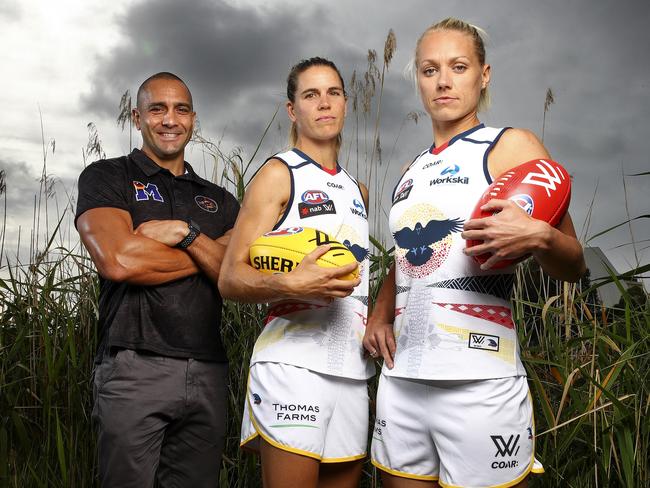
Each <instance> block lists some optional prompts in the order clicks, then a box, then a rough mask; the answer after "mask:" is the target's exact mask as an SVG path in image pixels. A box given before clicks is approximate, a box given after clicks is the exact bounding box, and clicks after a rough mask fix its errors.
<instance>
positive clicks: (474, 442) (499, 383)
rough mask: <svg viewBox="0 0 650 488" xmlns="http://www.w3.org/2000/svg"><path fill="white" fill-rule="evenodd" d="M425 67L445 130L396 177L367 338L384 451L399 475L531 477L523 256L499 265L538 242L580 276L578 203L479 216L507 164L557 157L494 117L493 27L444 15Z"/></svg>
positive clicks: (435, 122) (495, 205) (429, 101)
mask: <svg viewBox="0 0 650 488" xmlns="http://www.w3.org/2000/svg"><path fill="white" fill-rule="evenodd" d="M412 67H413V73H414V75H415V80H416V82H417V87H418V89H419V92H420V97H421V99H422V103H423V105H424V109H425V110H426V111H427V113H428V114H429V116H430V117H431V123H432V127H433V144H432V145H431V147H429V148H427V149H426V150H424V151H422V153H420V155H419V156H418V157H417V158H415V160H414V161H413V162H412V163H411V164H409V165H408V166H407V167H406V168H405V169H404V171H403V174H402V176H401V177H400V179H399V181H398V183H397V185H396V186H395V190H394V192H393V205H392V208H391V211H390V229H391V232H392V234H393V236H394V238H395V265H394V266H393V268H392V269H391V271H390V273H389V275H388V276H387V278H386V280H385V282H384V285H383V286H382V289H381V291H380V293H379V296H378V299H377V302H376V304H375V307H374V309H373V313H372V316H371V317H370V318H369V320H368V327H367V329H366V335H365V338H364V341H363V342H364V346H365V348H366V349H367V350H368V352H369V354H370V355H371V356H373V357H375V356H380V355H381V356H382V357H383V358H384V368H383V370H382V375H381V378H380V383H379V390H378V393H377V418H376V423H375V432H374V435H373V442H372V462H373V464H374V465H375V466H377V467H378V468H380V469H381V470H382V478H383V481H384V486H385V487H388V488H415V487H422V488H424V487H435V486H442V487H452V486H453V487H470V486H471V487H492V486H493V487H496V486H499V487H508V486H525V484H526V478H527V476H528V474H529V473H530V472H531V471H533V472H539V471H542V468H541V465H539V463H536V460H535V457H534V454H535V425H534V421H533V408H532V402H531V399H530V394H529V391H528V384H527V382H526V371H525V369H524V367H523V365H522V363H521V360H520V357H519V345H518V343H517V332H516V328H515V324H514V323H513V321H512V316H511V309H510V294H511V291H512V283H513V273H514V269H513V266H510V267H508V268H505V269H499V270H495V269H492V266H493V265H494V264H495V263H496V262H497V261H500V260H505V259H518V258H521V257H523V256H527V255H532V256H533V258H534V259H535V260H536V261H537V262H538V263H539V264H540V266H541V267H542V269H543V270H544V271H545V272H546V273H548V274H549V275H551V276H553V277H555V278H558V279H563V280H567V281H576V280H577V279H579V277H580V276H581V274H582V273H583V272H584V270H585V264H584V259H583V255H582V248H581V246H580V243H579V242H578V241H577V239H576V236H575V231H574V228H573V224H572V222H571V217H570V216H569V215H568V214H566V215H565V216H564V217H563V218H562V220H561V221H560V223H559V224H558V226H557V228H553V227H551V226H550V225H548V224H547V223H546V222H544V221H541V220H536V219H533V218H532V217H530V216H529V215H528V214H527V213H526V212H525V211H524V210H523V209H522V208H520V207H519V206H518V205H517V204H515V203H514V202H513V201H510V200H497V199H495V200H491V201H490V202H488V203H487V204H486V205H484V206H483V210H484V211H486V212H488V213H490V214H493V215H492V216H490V217H487V218H483V219H470V214H471V213H472V210H473V208H474V205H475V203H476V202H477V201H478V199H479V197H480V196H481V195H482V194H483V192H484V191H485V189H486V188H487V187H488V185H489V184H490V183H491V182H492V181H493V180H494V179H495V178H497V177H498V176H500V175H501V174H502V173H504V172H506V171H508V170H510V169H511V168H513V167H515V166H518V165H519V164H522V163H524V162H527V161H529V160H532V159H539V158H548V157H549V154H548V152H547V151H546V149H545V148H544V146H543V145H542V143H541V142H540V141H539V140H538V139H537V137H535V135H533V134H532V133H531V132H530V131H527V130H524V129H512V128H505V129H502V128H492V127H485V126H483V124H481V123H480V121H479V119H478V115H477V114H478V111H479V110H480V109H481V108H483V107H485V106H486V105H487V102H488V96H487V88H488V84H489V82H490V65H489V64H487V63H486V60H485V47H484V44H483V39H482V36H481V31H480V30H479V29H478V28H476V27H474V26H472V25H470V24H468V23H466V22H464V21H462V20H458V19H453V18H449V19H445V20H443V21H441V22H438V23H437V24H434V25H432V26H431V27H430V28H428V29H427V30H426V31H425V32H424V33H423V34H422V36H421V37H420V39H419V40H418V42H417V45H416V49H415V57H414V60H413V63H412ZM465 239H473V240H478V241H483V243H482V244H480V245H477V246H474V247H471V248H467V247H466V245H465ZM483 253H491V254H492V257H490V258H489V259H488V260H487V261H486V262H485V263H484V264H482V265H480V266H479V264H478V263H477V262H475V261H474V259H473V257H472V256H474V255H480V254H483Z"/></svg>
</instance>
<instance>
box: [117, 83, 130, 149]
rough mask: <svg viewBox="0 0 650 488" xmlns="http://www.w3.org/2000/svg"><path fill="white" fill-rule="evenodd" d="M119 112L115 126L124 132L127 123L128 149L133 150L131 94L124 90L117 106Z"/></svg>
mask: <svg viewBox="0 0 650 488" xmlns="http://www.w3.org/2000/svg"><path fill="white" fill-rule="evenodd" d="M119 109H120V112H119V114H118V115H117V119H116V122H117V125H118V127H120V128H121V129H122V131H124V126H125V125H126V123H127V122H128V123H129V149H132V148H133V114H132V110H133V105H132V103H131V93H130V92H129V90H126V91H125V92H124V93H123V94H122V98H121V99H120V105H119Z"/></svg>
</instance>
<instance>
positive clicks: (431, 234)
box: [383, 124, 526, 380]
mask: <svg viewBox="0 0 650 488" xmlns="http://www.w3.org/2000/svg"><path fill="white" fill-rule="evenodd" d="M505 130H506V129H495V128H489V127H484V126H483V125H482V124H481V125H479V126H477V127H474V128H473V129H470V130H469V131H467V132H464V133H462V134H459V135H457V136H455V137H454V138H453V139H451V140H450V141H449V143H447V144H445V145H443V146H441V147H439V148H433V147H432V148H430V149H427V150H426V151H424V152H422V153H421V154H420V155H419V156H418V157H417V158H416V159H415V160H414V161H413V163H411V165H410V166H409V168H408V169H407V170H406V172H405V173H404V175H403V176H402V177H401V178H400V180H399V182H398V184H397V186H396V187H395V190H394V191H393V206H392V208H391V211H390V230H391V233H392V234H393V237H394V239H395V262H396V266H395V271H396V274H395V277H396V286H397V289H396V299H395V323H394V331H395V338H396V342H397V353H396V357H395V367H394V368H393V369H392V370H389V369H388V368H384V370H383V372H384V373H385V374H387V375H389V376H398V377H406V378H421V379H435V380H462V379H486V378H501V377H507V376H519V375H525V374H526V372H525V370H524V368H523V365H522V364H521V361H520V359H519V345H518V342H517V332H516V330H515V326H514V323H513V321H512V315H511V307H510V295H511V292H512V284H513V279H514V275H513V272H514V268H513V267H510V268H505V269H501V270H497V271H491V270H490V271H481V269H480V267H479V265H478V264H477V263H476V262H475V261H474V259H473V258H472V257H470V256H466V255H465V254H464V253H463V249H464V248H465V240H464V239H462V238H461V232H462V230H463V223H464V222H465V221H466V220H468V219H469V218H470V214H471V213H472V210H473V209H474V206H475V204H476V202H477V201H478V199H479V198H480V196H481V195H482V194H483V192H484V191H485V189H486V188H487V186H488V185H489V184H490V183H491V182H492V179H491V177H490V174H489V172H488V167H487V157H488V153H489V151H490V150H491V149H492V147H493V146H494V144H495V143H496V142H497V141H498V139H499V137H501V134H503V132H504V131H505Z"/></svg>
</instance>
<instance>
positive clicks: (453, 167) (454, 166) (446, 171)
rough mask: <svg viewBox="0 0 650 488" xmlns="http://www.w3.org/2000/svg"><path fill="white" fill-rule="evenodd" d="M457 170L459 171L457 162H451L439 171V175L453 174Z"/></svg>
mask: <svg viewBox="0 0 650 488" xmlns="http://www.w3.org/2000/svg"><path fill="white" fill-rule="evenodd" d="M459 171H460V168H459V167H458V165H457V164H452V165H451V166H447V167H446V168H445V169H443V170H442V171H441V172H440V175H441V176H444V175H449V176H454V175H455V174H456V173H458V172H459Z"/></svg>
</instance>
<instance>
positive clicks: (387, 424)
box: [372, 374, 544, 487]
mask: <svg viewBox="0 0 650 488" xmlns="http://www.w3.org/2000/svg"><path fill="white" fill-rule="evenodd" d="M372 463H373V464H374V465H375V466H377V467H378V468H379V469H381V470H383V471H386V472H388V473H390V474H393V475H395V476H401V477H404V478H411V479H417V480H438V483H439V484H440V486H442V487H461V486H462V487H469V486H472V487H497V486H499V487H508V486H512V485H515V484H517V483H519V482H521V481H522V480H523V479H524V478H525V477H526V476H527V475H528V473H529V472H531V471H532V472H535V473H543V472H544V468H543V467H542V465H541V464H539V462H538V461H537V460H536V459H535V424H534V420H533V406H532V402H531V399H530V394H529V392H528V383H527V382H526V377H525V376H513V377H510V378H497V379H490V380H478V381H429V380H411V379H407V378H397V377H392V376H385V375H383V374H382V375H381V378H380V381H379V390H378V392H377V419H376V422H375V427H374V432H373V438H372Z"/></svg>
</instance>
